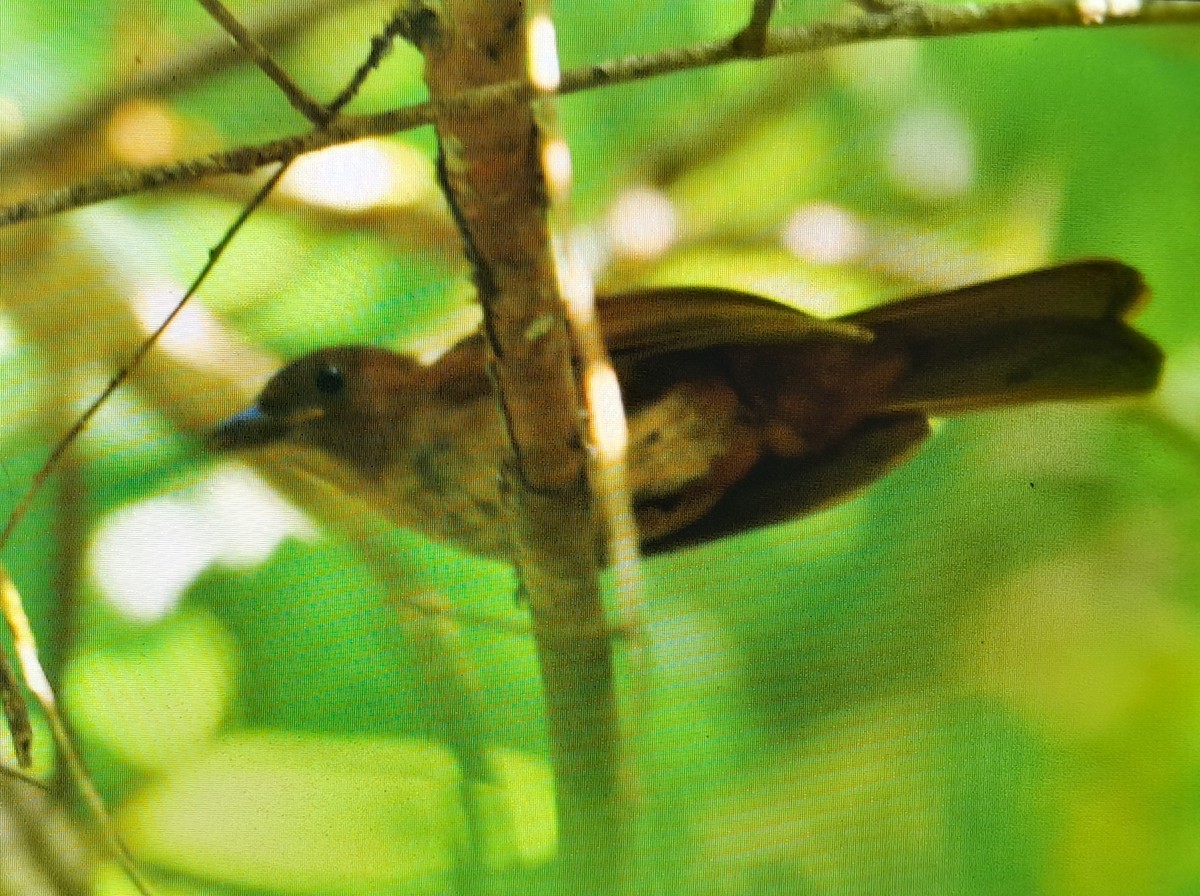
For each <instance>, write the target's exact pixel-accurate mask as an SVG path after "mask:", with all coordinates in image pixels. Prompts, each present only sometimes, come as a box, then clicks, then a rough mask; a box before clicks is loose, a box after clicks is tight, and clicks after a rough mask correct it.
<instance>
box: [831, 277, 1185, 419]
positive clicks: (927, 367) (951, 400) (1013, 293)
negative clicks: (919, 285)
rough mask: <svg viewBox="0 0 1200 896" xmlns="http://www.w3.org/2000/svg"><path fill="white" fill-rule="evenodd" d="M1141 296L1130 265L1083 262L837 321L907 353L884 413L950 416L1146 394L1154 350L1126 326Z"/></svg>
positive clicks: (1156, 369) (1157, 360)
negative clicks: (1060, 401) (1063, 400)
mask: <svg viewBox="0 0 1200 896" xmlns="http://www.w3.org/2000/svg"><path fill="white" fill-rule="evenodd" d="M1146 295H1147V290H1146V286H1145V284H1144V282H1143V281H1142V278H1141V276H1140V275H1139V274H1138V272H1137V271H1136V270H1134V269H1133V268H1131V267H1128V266H1127V265H1124V264H1121V263H1120V262H1116V261H1107V260H1095V261H1082V262H1075V263H1072V264H1067V265H1062V266H1059V267H1055V268H1049V269H1046V270H1041V271H1033V272H1031V273H1028V274H1020V275H1018V276H1015V277H1009V278H1007V279H1004V280H996V281H992V282H989V283H984V284H977V285H973V286H967V287H964V288H962V289H958V290H952V291H949V292H941V293H936V294H931V295H925V296H916V297H914V298H911V299H907V300H904V301H901V302H894V303H891V304H887V305H882V306H880V307H878V308H871V309H868V310H866V311H862V312H859V313H857V314H853V315H849V316H847V317H845V318H843V319H842V320H844V321H845V322H847V323H853V324H857V325H859V326H862V327H865V328H867V329H870V330H871V331H872V332H874V333H875V336H876V344H877V345H879V346H881V347H889V346H892V347H896V348H898V349H900V350H901V351H902V353H903V354H904V355H905V356H907V357H908V358H909V364H908V366H907V369H906V371H905V373H904V374H903V375H902V376H901V378H900V379H899V381H898V382H897V383H896V384H895V386H894V388H893V389H891V390H889V400H888V402H887V408H886V410H889V411H898V412H900V411H919V412H922V413H926V414H949V413H954V412H956V411H966V410H974V409H978V408H987V407H1001V406H1005V405H1015V404H1025V403H1027V402H1035V401H1049V400H1062V399H1087V398H1110V397H1116V396H1121V395H1135V394H1140V393H1143V392H1148V391H1150V390H1151V389H1153V388H1154V387H1155V385H1156V384H1157V383H1158V379H1159V374H1160V372H1161V370H1162V362H1163V356H1162V352H1161V350H1160V349H1159V348H1158V346H1156V345H1155V344H1154V343H1153V342H1151V341H1150V340H1149V339H1148V338H1146V337H1145V336H1142V335H1141V334H1140V333H1138V332H1137V331H1136V330H1134V329H1133V328H1132V327H1131V326H1129V324H1128V323H1126V318H1127V317H1129V316H1131V315H1132V314H1133V312H1135V311H1136V310H1137V308H1138V307H1139V306H1140V305H1141V304H1142V302H1143V301H1144V300H1145V298H1146Z"/></svg>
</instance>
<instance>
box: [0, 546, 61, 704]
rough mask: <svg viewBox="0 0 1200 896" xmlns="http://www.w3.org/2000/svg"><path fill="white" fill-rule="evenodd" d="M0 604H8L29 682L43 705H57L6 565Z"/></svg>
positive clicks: (0, 578) (0, 581)
mask: <svg viewBox="0 0 1200 896" xmlns="http://www.w3.org/2000/svg"><path fill="white" fill-rule="evenodd" d="M0 606H3V608H4V617H5V618H6V619H7V620H8V625H9V629H10V631H11V632H12V639H13V648H14V649H15V650H16V653H17V662H18V663H20V665H21V674H22V676H24V678H25V684H26V685H27V686H28V688H29V690H31V691H33V695H34V696H35V697H37V699H38V701H39V702H40V703H41V704H42V705H43V706H53V705H54V702H55V701H54V689H53V688H52V687H50V679H49V678H47V677H46V670H45V669H43V668H42V661H41V660H39V659H38V652H37V640H36V639H35V638H34V637H33V628H32V627H30V625H29V617H28V616H26V615H25V610H24V608H23V606H22V604H21V595H20V593H18V591H17V586H16V585H15V584H13V580H12V579H11V578H9V575H8V572H7V571H6V570H4V569H3V568H0Z"/></svg>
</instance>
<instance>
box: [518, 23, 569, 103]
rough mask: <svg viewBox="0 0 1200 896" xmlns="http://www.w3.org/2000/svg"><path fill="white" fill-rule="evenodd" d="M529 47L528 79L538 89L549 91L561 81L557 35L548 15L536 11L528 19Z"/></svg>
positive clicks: (527, 36)
mask: <svg viewBox="0 0 1200 896" xmlns="http://www.w3.org/2000/svg"><path fill="white" fill-rule="evenodd" d="M526 39H527V45H528V47H529V80H530V82H531V83H532V84H533V86H534V87H536V88H537V89H538V90H541V91H543V92H545V93H551V92H553V91H555V90H558V87H559V85H560V84H561V83H562V70H561V69H560V68H559V65H558V36H557V35H556V34H555V32H554V22H552V21H551V20H550V17H549V16H547V15H544V14H542V13H537V14H536V15H534V16H533V17H532V18H530V20H529V25H528V31H527V33H526Z"/></svg>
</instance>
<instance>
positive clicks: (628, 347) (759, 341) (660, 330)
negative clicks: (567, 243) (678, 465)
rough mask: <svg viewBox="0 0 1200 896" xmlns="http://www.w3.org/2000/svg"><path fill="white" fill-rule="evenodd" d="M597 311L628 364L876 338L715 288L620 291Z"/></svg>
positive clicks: (607, 336) (607, 337)
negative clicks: (721, 350) (719, 350)
mask: <svg viewBox="0 0 1200 896" xmlns="http://www.w3.org/2000/svg"><path fill="white" fill-rule="evenodd" d="M597 309H598V313H599V317H600V327H601V330H602V331H603V333H604V337H605V341H606V342H607V344H608V347H609V351H611V352H612V353H613V354H614V355H615V356H618V357H620V358H621V359H623V360H630V361H636V360H638V359H641V358H648V357H654V356H657V355H663V354H666V353H670V352H680V351H689V350H695V349H707V348H715V347H718V346H738V345H743V346H745V345H781V344H789V343H798V342H806V341H810V340H814V339H815V340H835V341H842V342H846V341H849V342H857V343H865V342H870V341H871V339H872V336H871V332H870V331H869V330H868V329H866V328H864V327H862V326H859V325H858V324H855V323H846V322H843V321H836V320H822V319H821V318H818V317H813V316H812V315H809V314H806V313H804V312H803V311H800V310H798V309H796V308H792V307H790V306H788V305H784V304H781V303H779V302H774V301H771V300H770V299H765V298H762V297H760V296H755V295H751V294H749V293H743V292H738V291H737V290H732V289H720V288H717V287H704V286H700V287H696V286H688V287H665V288H662V289H644V290H637V291H633V292H626V293H619V294H617V295H613V296H609V297H606V298H602V299H600V300H599V302H598V303H597Z"/></svg>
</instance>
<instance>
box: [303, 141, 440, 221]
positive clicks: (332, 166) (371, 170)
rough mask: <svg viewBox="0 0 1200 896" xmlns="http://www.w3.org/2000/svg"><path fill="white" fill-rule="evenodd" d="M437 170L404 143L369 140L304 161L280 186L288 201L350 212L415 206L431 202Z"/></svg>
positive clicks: (322, 153) (318, 154) (335, 148)
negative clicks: (426, 197)
mask: <svg viewBox="0 0 1200 896" xmlns="http://www.w3.org/2000/svg"><path fill="white" fill-rule="evenodd" d="M432 185H433V169H432V167H431V166H430V164H429V160H428V159H427V158H426V157H425V156H423V155H422V154H421V153H420V152H419V151H418V150H416V149H414V148H412V147H410V146H407V145H406V144H403V143H391V142H386V141H383V140H376V139H368V140H358V141H356V142H354V143H347V144H346V145H344V146H333V147H330V148H329V149H323V150H321V151H320V152H314V153H310V154H308V155H305V156H301V157H300V158H298V159H296V160H295V161H294V162H293V163H292V167H291V168H289V169H288V173H287V174H285V175H284V177H283V181H282V182H281V183H280V184H279V190H280V192H282V193H283V194H285V195H287V196H291V197H293V198H295V199H299V200H301V201H302V202H308V203H311V204H313V205H321V206H325V207H326V208H333V209H339V210H341V211H345V212H361V211H366V210H367V209H370V208H376V207H379V206H402V205H411V204H413V203H415V202H418V201H420V200H421V199H423V198H424V197H425V196H427V195H428V194H429V192H430V190H431V189H432Z"/></svg>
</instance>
